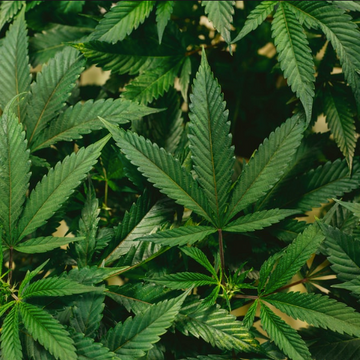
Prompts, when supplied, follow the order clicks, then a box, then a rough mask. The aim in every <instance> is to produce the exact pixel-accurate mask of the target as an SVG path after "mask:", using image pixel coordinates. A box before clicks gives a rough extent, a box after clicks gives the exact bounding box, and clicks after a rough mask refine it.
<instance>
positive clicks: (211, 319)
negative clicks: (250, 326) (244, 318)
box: [175, 301, 260, 352]
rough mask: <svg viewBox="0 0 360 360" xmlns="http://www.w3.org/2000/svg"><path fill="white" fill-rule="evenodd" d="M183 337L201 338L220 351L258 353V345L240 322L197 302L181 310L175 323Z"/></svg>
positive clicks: (219, 310) (225, 313) (221, 311)
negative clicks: (190, 335)
mask: <svg viewBox="0 0 360 360" xmlns="http://www.w3.org/2000/svg"><path fill="white" fill-rule="evenodd" d="M175 325H176V328H177V329H178V330H179V331H181V332H182V333H183V334H185V335H189V334H192V335H193V336H195V337H197V338H199V337H200V338H202V339H204V340H205V341H206V342H209V343H210V344H211V345H212V346H216V347H218V348H219V349H222V350H233V349H234V350H235V351H246V352H250V351H253V352H259V351H260V348H259V344H258V343H257V341H256V340H255V339H254V338H253V337H252V336H251V334H250V333H249V331H248V330H247V329H246V328H244V327H243V326H242V324H241V322H239V321H237V320H236V319H235V318H234V316H233V315H230V314H229V313H228V312H227V311H226V310H224V309H221V308H220V307H219V306H218V305H214V306H211V307H209V308H205V307H203V306H201V303H200V304H199V302H198V301H197V302H193V303H192V304H189V305H185V306H183V307H182V308H181V310H180V313H179V315H178V316H177V318H176V322H175Z"/></svg>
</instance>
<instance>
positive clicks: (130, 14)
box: [91, 1, 155, 44]
mask: <svg viewBox="0 0 360 360" xmlns="http://www.w3.org/2000/svg"><path fill="white" fill-rule="evenodd" d="M154 4H155V1H136V2H134V1H121V2H119V3H117V4H116V5H115V6H114V7H112V8H111V10H110V11H109V12H108V13H107V14H106V15H105V16H104V18H103V19H102V20H101V21H100V22H99V24H98V26H97V27H96V28H95V31H94V32H93V34H92V35H91V39H92V40H94V39H96V40H101V41H104V42H109V43H113V44H114V43H116V42H117V41H121V40H124V38H125V37H126V36H127V35H130V33H131V32H132V31H133V30H134V29H136V28H137V27H138V26H139V25H140V24H142V23H143V22H144V21H145V19H146V18H147V17H148V16H149V14H150V12H151V10H152V8H153V6H154Z"/></svg>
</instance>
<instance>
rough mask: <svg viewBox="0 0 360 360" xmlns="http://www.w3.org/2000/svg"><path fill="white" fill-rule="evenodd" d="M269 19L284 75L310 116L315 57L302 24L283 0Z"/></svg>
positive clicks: (309, 117)
mask: <svg viewBox="0 0 360 360" xmlns="http://www.w3.org/2000/svg"><path fill="white" fill-rule="evenodd" d="M278 6H279V7H278V9H277V11H276V13H275V15H274V21H273V22H272V36H273V38H274V43H275V46H276V50H277V52H278V53H279V62H280V66H281V69H282V70H283V71H284V77H285V78H286V79H287V82H288V84H289V86H291V89H292V91H294V92H295V93H296V95H297V97H299V98H300V100H301V103H302V104H303V106H304V109H305V113H306V118H307V122H310V120H311V113H312V104H313V97H314V95H315V93H314V88H315V87H314V81H315V77H314V73H315V69H314V61H313V59H312V55H311V49H310V48H309V45H308V41H307V39H306V36H305V33H304V30H303V28H302V26H301V25H300V24H299V22H298V21H297V19H296V17H295V15H294V14H293V12H292V11H291V10H290V9H289V8H288V7H287V6H286V3H285V2H281V1H280V2H279V5H278Z"/></svg>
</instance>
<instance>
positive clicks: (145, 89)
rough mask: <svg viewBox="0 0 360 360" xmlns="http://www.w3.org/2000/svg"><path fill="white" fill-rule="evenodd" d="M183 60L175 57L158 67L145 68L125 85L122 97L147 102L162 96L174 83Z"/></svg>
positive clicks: (141, 102) (142, 102)
mask: <svg viewBox="0 0 360 360" xmlns="http://www.w3.org/2000/svg"><path fill="white" fill-rule="evenodd" d="M182 60H183V58H182V57H177V58H173V59H171V61H164V62H163V63H162V64H159V66H158V67H156V68H151V69H148V70H145V71H144V72H143V73H142V74H140V75H139V76H138V77H136V78H135V79H134V80H133V81H131V82H130V84H128V85H127V86H126V87H125V92H124V93H123V94H122V97H124V98H125V99H128V100H132V101H137V102H139V103H140V104H147V103H149V102H151V101H152V100H153V99H157V98H158V97H159V96H162V95H163V94H164V92H166V91H168V90H169V89H170V87H171V86H173V85H174V81H175V77H176V76H177V73H178V71H179V69H180V66H181V64H182Z"/></svg>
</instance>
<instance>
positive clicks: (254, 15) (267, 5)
mask: <svg viewBox="0 0 360 360" xmlns="http://www.w3.org/2000/svg"><path fill="white" fill-rule="evenodd" d="M276 4H277V1H261V3H260V4H259V5H258V6H257V7H256V8H255V9H254V10H252V11H251V13H250V14H249V16H248V17H247V19H246V21H245V24H244V27H243V28H242V29H241V31H240V33H239V34H238V35H237V36H236V38H235V39H234V40H233V41H232V43H235V42H237V41H239V40H241V39H242V38H243V37H245V36H246V35H247V34H248V33H250V32H251V31H253V30H255V29H256V28H257V27H258V26H260V25H261V24H262V23H263V22H264V20H265V19H266V17H267V16H268V15H270V14H271V12H272V11H273V9H274V7H275V5H276Z"/></svg>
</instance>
